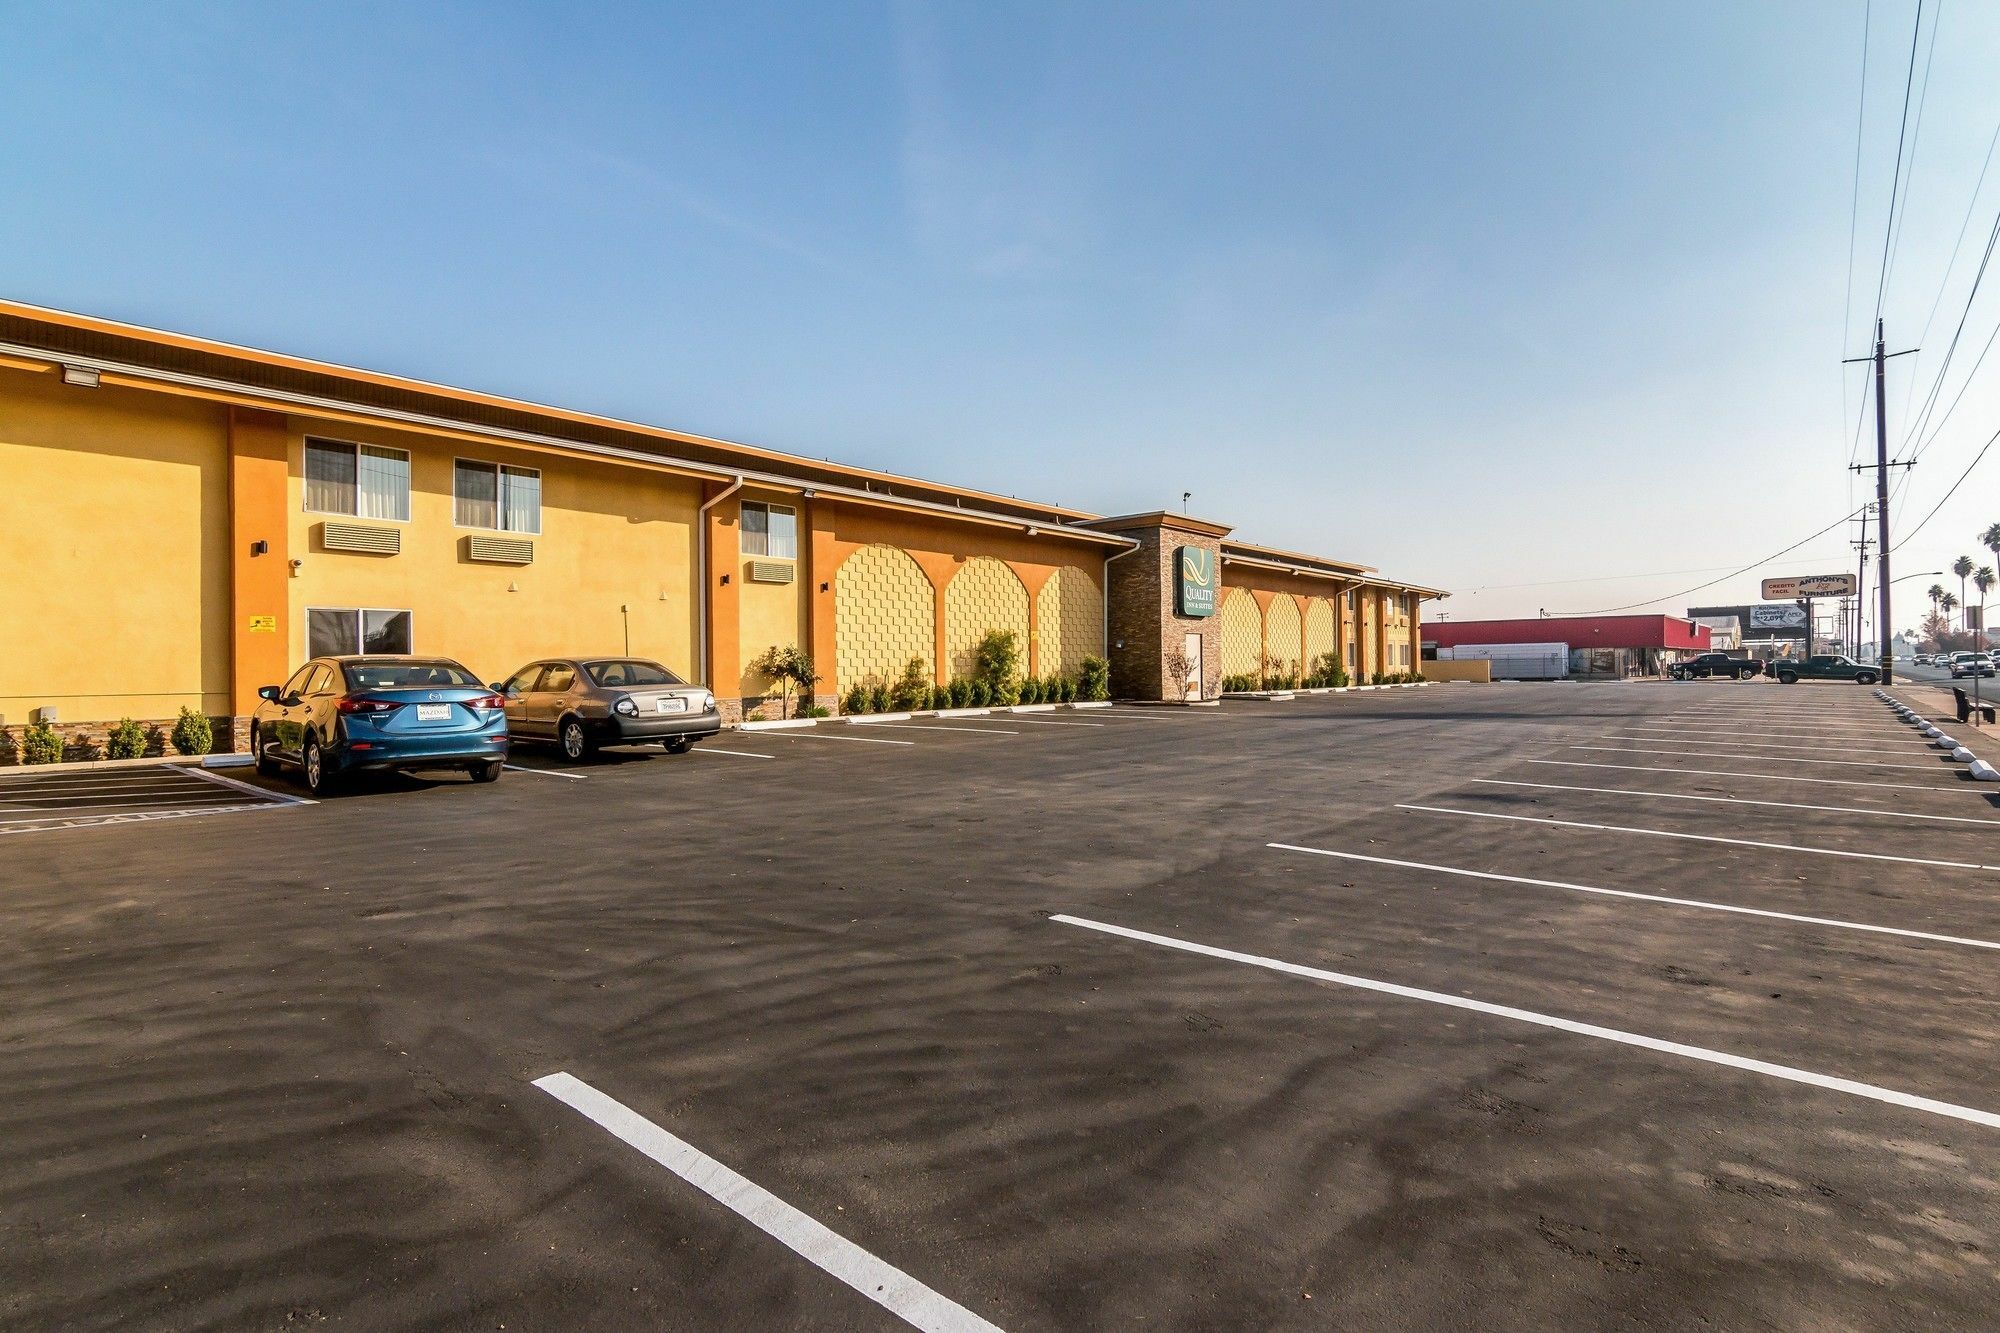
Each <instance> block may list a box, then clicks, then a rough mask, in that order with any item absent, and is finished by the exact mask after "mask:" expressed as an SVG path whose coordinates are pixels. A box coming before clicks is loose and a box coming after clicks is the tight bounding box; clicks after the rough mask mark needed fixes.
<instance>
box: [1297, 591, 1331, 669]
mask: <svg viewBox="0 0 2000 1333" xmlns="http://www.w3.org/2000/svg"><path fill="white" fill-rule="evenodd" d="M1305 650H1306V655H1305V659H1304V661H1305V666H1304V670H1306V671H1311V670H1313V669H1314V668H1315V667H1317V666H1318V665H1319V661H1320V659H1321V658H1323V657H1325V656H1326V655H1327V654H1328V653H1330V652H1332V651H1333V650H1334V645H1333V603H1332V602H1329V601H1328V600H1327V599H1326V598H1324V597H1314V598H1312V599H1311V600H1310V601H1308V602H1307V603H1306V622H1305Z"/></svg>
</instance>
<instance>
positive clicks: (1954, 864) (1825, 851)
mask: <svg viewBox="0 0 2000 1333" xmlns="http://www.w3.org/2000/svg"><path fill="white" fill-rule="evenodd" d="M1396 808H1397V809H1398V810H1420V811H1422V812H1423V813H1424V814H1427V815H1463V816H1465V817H1466V818H1467V819H1504V820H1507V821H1509V822H1510V823H1515V824H1533V825H1535V826H1536V827H1537V828H1573V829H1587V830H1589V831H1590V832H1593V833H1636V834H1640V835H1642V836H1644V837H1648V838H1679V839H1681V840H1682V841H1684V842H1718V843H1726V844H1728V845H1729V846H1732V847H1762V848H1767V849H1769V850H1771V851H1774V852H1805V853H1807V854H1809V855H1812V856H1844V857H1846V858H1848V859H1849V860H1853V861H1894V862H1896V863H1897V864H1898V865H1908V866H1936V867H1938V868H1940V869H1945V870H2000V865H1995V866H1989V865H1981V864H1980V863H1979V862H1977V861H1940V860H1935V859H1933V858H1931V857H1924V856H1891V855H1890V854H1888V853H1887V852H1849V851H1843V850H1842V849H1840V848H1838V847H1802V846H1800V845H1799V844H1798V843H1795V842H1760V841H1758V840H1757V839H1755V838H1725V837H1722V836H1720V835H1718V834H1714V833H1677V832H1675V831H1674V830H1672V829H1661V828H1637V827H1634V826H1632V825H1630V824H1589V823H1585V822H1584V821H1582V820H1578V819H1553V818H1549V817H1546V816H1543V815H1503V814H1501V813H1500V812H1498V811H1496V810H1460V809H1458V808H1456V807H1454V806H1449V805H1399V806H1397V807H1396Z"/></svg>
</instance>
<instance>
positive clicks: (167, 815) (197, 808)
mask: <svg viewBox="0 0 2000 1333" xmlns="http://www.w3.org/2000/svg"><path fill="white" fill-rule="evenodd" d="M98 808H100V809H105V810H111V811H114V812H115V813H113V814H108V815H83V816H81V817H78V815H77V812H76V811H74V810H63V811H60V812H58V813H54V814H41V815H20V816H14V815H6V816H0V824H10V825H11V824H48V825H51V826H54V827H57V828H93V827H96V826H97V825H99V824H119V823H124V822H127V821H130V820H146V819H172V818H176V817H178V816H180V815H219V814H224V813H227V812H228V811H231V810H282V809H284V808H285V807H284V806H282V805H280V804H278V803H276V802H271V801H260V802H257V803H255V804H251V803H249V802H239V803H232V804H226V805H177V806H170V807H160V806H154V807H152V808H151V809H138V810H134V809H131V808H130V807H128V806H122V805H110V806H102V807H98ZM9 831H10V832H17V833H19V832H33V831H34V830H32V829H11V830H9Z"/></svg>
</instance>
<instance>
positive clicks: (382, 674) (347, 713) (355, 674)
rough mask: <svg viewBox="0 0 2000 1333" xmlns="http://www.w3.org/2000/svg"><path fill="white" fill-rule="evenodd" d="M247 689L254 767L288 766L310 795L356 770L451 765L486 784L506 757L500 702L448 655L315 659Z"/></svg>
mask: <svg viewBox="0 0 2000 1333" xmlns="http://www.w3.org/2000/svg"><path fill="white" fill-rule="evenodd" d="M257 695H258V697H259V698H260V699H261V700H263V702H261V703H259V704H258V705H257V711H256V712H254V713H252V714H251V715H250V750H251V753H253V754H254V755H256V756H257V771H258V772H259V773H265V774H272V773H276V772H277V771H278V769H279V767H280V766H281V765H291V766H294V767H296V768H297V769H298V770H299V772H300V773H301V774H302V775H303V776H304V778H305V785H306V787H307V789H308V790H310V791H312V792H313V793H314V794H315V795H317V794H319V793H321V792H324V791H326V790H327V788H328V787H329V786H330V785H331V784H332V783H333V782H334V781H335V780H336V779H337V778H338V777H340V776H341V775H343V774H348V773H356V772H362V771H366V770H385V769H414V768H458V769H463V770H465V771H466V772H468V773H470V774H471V775H472V780H473V781H474V782H492V781H493V780H494V779H496V778H498V777H499V776H500V767H501V765H502V764H503V763H504V762H505V761H506V759H507V714H506V712H505V707H506V702H507V701H506V700H505V699H502V698H501V697H500V696H499V695H497V694H495V693H494V692H493V691H492V690H490V689H488V688H487V687H486V686H484V685H482V684H480V683H479V678H478V677H477V676H475V675H473V674H472V673H471V672H470V671H467V670H466V669H465V668H464V667H462V666H460V665H459V664H458V663H456V662H453V661H451V660H450V659H448V658H442V657H381V656H377V657H316V658H314V659H313V660H312V661H310V662H307V663H306V664H305V665H304V666H302V667H300V668H299V669H298V671H297V672H296V673H295V674H294V675H293V676H292V678H291V679H290V680H289V681H287V682H286V683H285V684H283V685H266V686H264V688H262V689H260V690H258V691H257Z"/></svg>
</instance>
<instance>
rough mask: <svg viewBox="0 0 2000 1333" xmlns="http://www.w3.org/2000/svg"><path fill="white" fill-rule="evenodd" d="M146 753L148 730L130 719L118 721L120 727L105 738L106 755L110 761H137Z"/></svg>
mask: <svg viewBox="0 0 2000 1333" xmlns="http://www.w3.org/2000/svg"><path fill="white" fill-rule="evenodd" d="M145 753H146V729H145V728H144V727H142V726H140V725H139V724H138V723H137V722H134V721H133V720H132V719H131V718H129V717H121V718H119V719H118V725H117V726H115V727H113V728H112V729H111V734H110V735H109V736H107V737H105V741H104V754H105V757H106V758H109V759H137V758H139V757H140V756H142V755H144V754H145Z"/></svg>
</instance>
